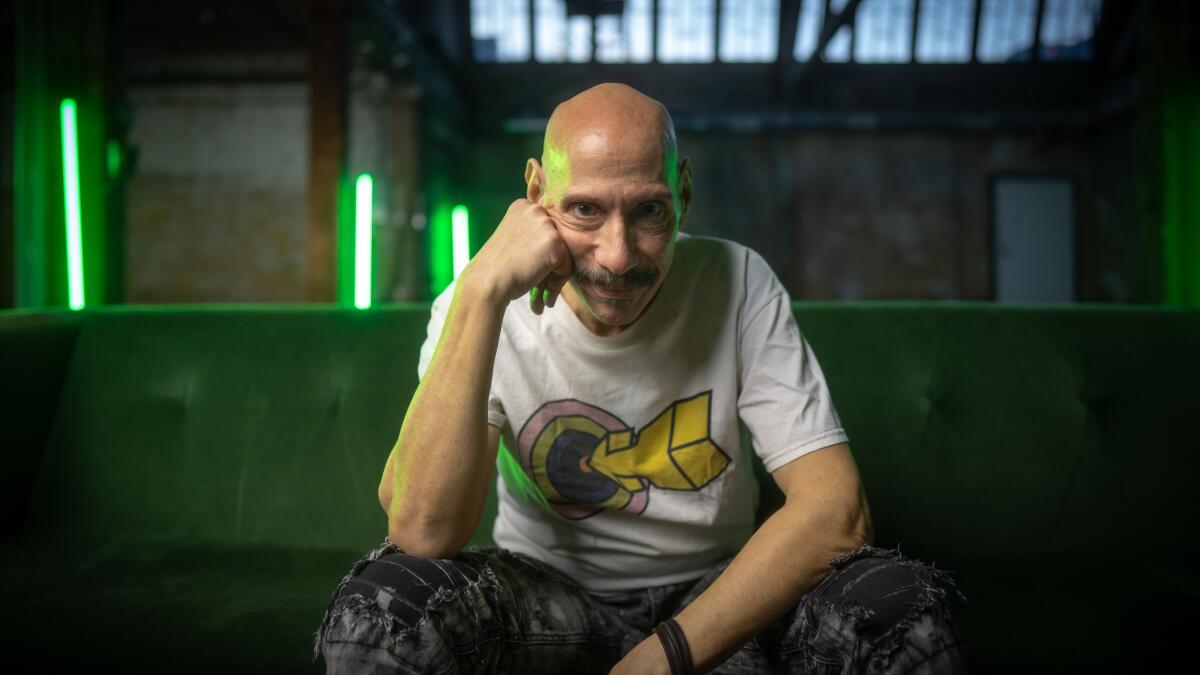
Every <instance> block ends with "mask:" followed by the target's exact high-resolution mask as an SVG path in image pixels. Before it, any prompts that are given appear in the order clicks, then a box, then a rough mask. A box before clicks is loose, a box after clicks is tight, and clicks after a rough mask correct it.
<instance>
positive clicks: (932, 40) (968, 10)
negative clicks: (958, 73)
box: [917, 0, 975, 63]
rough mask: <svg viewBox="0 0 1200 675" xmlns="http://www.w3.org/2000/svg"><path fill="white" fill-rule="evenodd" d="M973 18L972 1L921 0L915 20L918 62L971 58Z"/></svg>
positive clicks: (973, 5)
mask: <svg viewBox="0 0 1200 675" xmlns="http://www.w3.org/2000/svg"><path fill="white" fill-rule="evenodd" d="M974 18H975V1H974V0H921V19H920V21H918V22H917V61H921V62H924V63H966V62H967V61H970V60H971V31H972V30H973V29H974V25H973V22H974Z"/></svg>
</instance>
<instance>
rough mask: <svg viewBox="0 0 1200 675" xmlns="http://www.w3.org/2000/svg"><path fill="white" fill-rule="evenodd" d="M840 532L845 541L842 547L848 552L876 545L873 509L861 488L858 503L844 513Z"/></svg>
mask: <svg viewBox="0 0 1200 675" xmlns="http://www.w3.org/2000/svg"><path fill="white" fill-rule="evenodd" d="M839 530H840V532H841V535H842V539H843V543H842V546H841V547H842V548H844V549H845V550H847V551H853V550H856V549H859V548H862V547H863V546H871V545H873V544H874V543H875V525H874V523H872V522H871V509H870V507H869V506H868V505H867V496H866V494H865V492H864V491H863V489H862V487H861V486H859V490H858V500H857V502H856V503H854V504H853V505H851V506H850V507H849V508H847V509H845V510H844V511H843V519H842V527H841V528H839Z"/></svg>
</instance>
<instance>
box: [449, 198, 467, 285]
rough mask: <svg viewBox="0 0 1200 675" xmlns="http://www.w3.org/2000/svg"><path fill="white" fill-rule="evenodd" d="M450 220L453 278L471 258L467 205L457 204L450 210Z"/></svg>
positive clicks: (456, 276)
mask: <svg viewBox="0 0 1200 675" xmlns="http://www.w3.org/2000/svg"><path fill="white" fill-rule="evenodd" d="M450 222H451V227H452V231H453V237H454V278H455V279H457V278H458V275H459V274H461V273H462V271H463V268H464V267H466V266H467V261H469V260H470V259H471V227H470V218H469V216H468V215H467V207H465V206H463V205H462V204H459V205H458V206H456V207H454V210H453V211H451V212H450Z"/></svg>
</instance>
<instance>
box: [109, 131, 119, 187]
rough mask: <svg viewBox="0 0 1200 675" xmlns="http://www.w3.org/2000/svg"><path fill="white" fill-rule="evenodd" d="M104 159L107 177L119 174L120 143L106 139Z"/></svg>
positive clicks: (114, 176)
mask: <svg viewBox="0 0 1200 675" xmlns="http://www.w3.org/2000/svg"><path fill="white" fill-rule="evenodd" d="M105 159H106V160H107V165H108V177H109V178H116V177H117V176H119V175H120V174H121V144H120V143H119V142H118V141H116V140H114V139H111V138H110V139H108V143H107V144H106V145H105Z"/></svg>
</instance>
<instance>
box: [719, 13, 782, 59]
mask: <svg viewBox="0 0 1200 675" xmlns="http://www.w3.org/2000/svg"><path fill="white" fill-rule="evenodd" d="M778 44H779V0H741V1H740V2H733V1H729V2H723V3H721V60H722V61H774V60H775V56H776V53H775V52H776V45H778Z"/></svg>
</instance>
